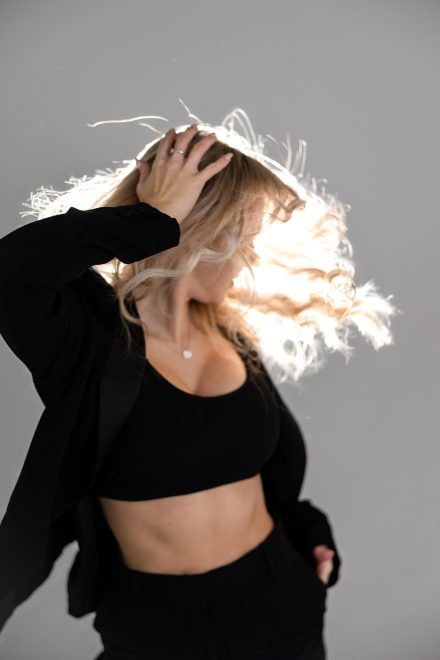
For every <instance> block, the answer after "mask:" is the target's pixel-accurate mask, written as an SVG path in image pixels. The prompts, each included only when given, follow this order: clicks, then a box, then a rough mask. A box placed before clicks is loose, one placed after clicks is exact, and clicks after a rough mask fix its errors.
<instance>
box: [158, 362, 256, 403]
mask: <svg viewBox="0 0 440 660" xmlns="http://www.w3.org/2000/svg"><path fill="white" fill-rule="evenodd" d="M244 365H245V368H246V378H245V380H244V382H243V383H242V384H241V385H239V387H237V388H235V390H231V391H230V392H225V393H224V394H214V395H212V396H209V395H204V394H193V393H192V392H185V390H182V389H180V387H177V385H174V384H173V383H171V382H170V381H169V380H167V379H166V378H165V376H163V375H162V374H161V373H160V371H158V370H157V369H156V368H155V367H153V365H152V364H151V362H150V361H149V360H148V359H147V358H145V368H146V369H151V370H152V371H154V373H155V374H157V375H158V376H159V377H160V379H161V381H162V383H163V384H164V385H165V386H166V387H167V388H168V389H170V390H173V391H174V392H176V393H177V394H178V395H179V396H184V397H190V398H192V399H207V400H208V401H213V400H216V399H225V398H227V397H232V396H236V395H239V394H241V393H242V391H243V390H244V389H245V388H246V387H247V386H248V384H249V382H250V374H249V370H248V367H247V364H246V363H245V362H244Z"/></svg>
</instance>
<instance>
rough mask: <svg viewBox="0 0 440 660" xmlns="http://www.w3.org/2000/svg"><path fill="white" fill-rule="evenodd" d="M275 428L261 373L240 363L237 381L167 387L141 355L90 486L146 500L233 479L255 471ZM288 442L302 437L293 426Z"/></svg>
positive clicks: (269, 451) (272, 407)
mask: <svg viewBox="0 0 440 660" xmlns="http://www.w3.org/2000/svg"><path fill="white" fill-rule="evenodd" d="M278 434H279V418H278V408H277V405H276V402H275V401H274V398H273V395H272V392H271V391H270V389H269V387H268V385H267V382H266V380H265V379H264V378H261V377H260V378H259V377H258V376H257V377H256V378H255V380H254V379H253V378H252V376H251V374H250V373H249V371H248V370H246V379H245V381H244V383H243V384H242V385H241V386H240V387H238V388H237V389H235V390H233V391H231V392H227V393H225V394H221V395H218V396H199V395H193V394H190V393H188V392H185V391H183V390H181V389H179V388H177V387H175V386H174V385H173V384H172V383H170V382H169V381H168V380H166V379H165V378H163V377H162V376H161V374H159V373H158V372H157V371H156V370H155V369H154V368H153V367H152V365H150V363H149V362H146V366H145V375H144V378H143V381H142V384H141V387H140V390H139V393H138V398H137V401H136V404H135V406H134V407H133V409H132V411H131V414H130V417H129V418H128V420H127V422H126V424H125V425H124V428H123V429H122V431H121V432H120V433H119V434H118V437H117V439H116V440H115V442H114V444H113V446H112V448H111V450H110V451H109V453H108V455H107V458H106V460H105V462H104V465H103V467H102V469H101V471H100V474H99V476H98V479H97V481H96V482H95V486H94V489H93V492H96V493H97V494H99V495H102V496H104V497H110V498H112V499H117V500H149V499H155V498H160V497H169V496H172V495H183V494H185V493H193V492H195V491H198V490H205V489H207V488H213V487H214V486H220V485H222V484H226V483H231V482H233V481H240V480H241V479H246V478H249V477H252V476H255V475H256V474H258V473H259V472H260V470H261V467H262V466H263V465H264V463H265V462H266V461H268V460H269V459H270V456H271V455H272V454H273V452H274V451H275V449H276V445H277V442H278ZM291 442H292V443H293V444H295V445H297V444H300V445H301V444H302V442H303V440H302V437H301V436H300V435H299V434H297V435H296V436H292V438H291ZM298 452H299V454H300V455H302V452H303V448H302V446H300V447H298ZM292 468H293V470H295V466H292ZM292 476H293V475H292Z"/></svg>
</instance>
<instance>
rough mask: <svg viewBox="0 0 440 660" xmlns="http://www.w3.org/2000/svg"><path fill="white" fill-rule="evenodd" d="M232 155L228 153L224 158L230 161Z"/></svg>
mask: <svg viewBox="0 0 440 660" xmlns="http://www.w3.org/2000/svg"><path fill="white" fill-rule="evenodd" d="M233 155H234V154H233V153H232V152H229V153H228V154H226V155H225V158H227V159H228V160H231V158H232V156H233Z"/></svg>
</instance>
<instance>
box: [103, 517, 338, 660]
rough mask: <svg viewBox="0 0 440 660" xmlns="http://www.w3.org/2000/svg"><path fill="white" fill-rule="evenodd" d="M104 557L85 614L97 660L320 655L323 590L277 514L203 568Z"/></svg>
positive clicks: (263, 659) (319, 658) (302, 658)
mask: <svg viewBox="0 0 440 660" xmlns="http://www.w3.org/2000/svg"><path fill="white" fill-rule="evenodd" d="M112 557H113V559H112V563H111V564H109V570H108V575H107V577H106V581H105V587H104V590H103V597H102V599H101V601H100V603H99V606H98V608H97V612H96V616H95V617H94V620H93V627H94V629H95V630H96V631H97V632H98V634H99V635H100V638H101V642H102V644H103V649H102V651H101V653H100V655H99V656H98V658H97V660H98V659H99V660H111V659H116V658H119V659H122V658H123V659H124V660H144V658H154V660H174V659H175V660H177V658H178V659H179V660H244V659H245V658H246V659H247V658H249V659H250V658H252V660H276V659H277V658H278V659H279V658H280V657H281V658H283V657H284V658H289V660H325V657H326V647H325V642H324V623H325V612H326V609H327V605H326V596H327V591H326V588H325V586H324V584H323V583H322V581H321V580H320V578H319V577H318V576H317V575H316V573H315V572H314V571H312V570H311V569H310V568H309V566H308V565H307V563H305V562H304V560H303V558H302V557H301V555H300V554H299V553H298V551H297V550H296V549H295V546H294V545H293V544H292V543H291V541H290V540H289V539H288V537H287V535H286V533H285V530H284V529H283V525H282V522H281V521H279V520H278V521H275V526H274V527H273V529H272V530H271V531H270V532H269V533H268V535H267V536H266V538H265V539H263V541H261V542H260V543H259V544H258V545H256V546H255V547H253V548H251V549H250V550H248V551H247V552H246V553H244V554H243V555H242V556H240V557H239V558H238V559H235V560H233V561H231V562H229V563H226V564H223V565H221V566H218V567H216V568H213V569H211V570H209V571H206V572H203V573H195V574H179V575H173V574H160V573H149V572H145V571H138V570H133V569H131V568H128V567H127V566H126V565H125V564H124V563H123V562H122V560H121V558H120V557H119V556H118V554H117V553H114V554H113V555H112Z"/></svg>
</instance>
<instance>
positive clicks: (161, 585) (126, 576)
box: [108, 519, 290, 599]
mask: <svg viewBox="0 0 440 660" xmlns="http://www.w3.org/2000/svg"><path fill="white" fill-rule="evenodd" d="M289 543H290V541H289V539H288V537H287V535H286V532H285V529H284V526H283V524H282V521H281V520H279V519H275V520H274V527H273V528H272V530H271V531H270V532H269V534H268V535H267V536H266V538H265V539H263V541H261V542H260V543H259V544H258V545H257V546H256V547H254V548H252V549H251V550H249V551H248V552H246V553H245V554H244V555H242V556H241V557H239V558H238V559H236V560H234V561H232V562H229V563H227V564H223V565H222V566H218V567H216V568H213V569H210V570H208V571H205V572H203V573H191V574H170V573H150V572H146V571H139V570H136V569H132V568H129V567H128V566H126V565H125V564H124V563H123V561H122V559H119V561H117V563H116V565H115V567H114V568H115V570H114V572H113V571H112V573H111V574H110V576H109V578H108V579H109V580H111V581H112V582H113V580H114V581H115V583H116V584H117V586H119V587H120V588H121V589H123V590H124V591H126V590H127V589H128V590H132V591H133V590H134V591H135V592H136V593H137V594H142V593H145V595H148V597H149V598H151V597H158V598H161V599H164V598H176V597H177V598H178V597H179V595H182V596H185V595H187V594H188V593H189V592H193V593H195V594H205V595H208V594H212V595H215V594H218V593H222V592H225V591H228V590H229V589H231V588H235V587H236V586H238V585H239V584H242V583H244V582H247V581H248V580H250V579H252V578H255V577H257V576H260V575H261V576H264V575H265V574H266V575H267V574H270V573H272V572H274V571H275V570H276V567H277V564H278V560H279V558H280V556H281V555H282V554H283V553H284V552H285V551H286V550H287V549H288V547H289Z"/></svg>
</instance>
